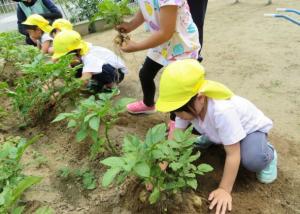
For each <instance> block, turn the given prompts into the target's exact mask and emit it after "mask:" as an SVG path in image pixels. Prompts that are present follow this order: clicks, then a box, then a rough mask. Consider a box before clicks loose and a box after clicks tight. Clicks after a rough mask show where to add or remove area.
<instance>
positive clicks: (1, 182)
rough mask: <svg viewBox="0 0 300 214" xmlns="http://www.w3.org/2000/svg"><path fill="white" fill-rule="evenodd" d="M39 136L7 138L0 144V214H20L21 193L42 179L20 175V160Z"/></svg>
mask: <svg viewBox="0 0 300 214" xmlns="http://www.w3.org/2000/svg"><path fill="white" fill-rule="evenodd" d="M39 137H40V136H36V137H34V138H32V139H31V140H28V141H27V140H25V139H23V138H18V137H16V138H8V139H6V140H5V141H4V142H1V144H0V213H22V210H23V209H24V207H23V206H18V204H17V202H18V200H19V198H20V197H21V195H22V193H23V192H24V191H25V190H26V189H28V188H29V187H31V186H32V185H35V184H37V183H39V182H40V181H41V180H42V178H41V177H37V176H27V175H24V174H23V173H22V170H23V168H24V167H23V165H22V164H21V158H22V156H23V154H24V152H25V151H26V149H27V148H28V146H30V145H31V144H33V143H35V142H36V141H37V140H38V138H39Z"/></svg>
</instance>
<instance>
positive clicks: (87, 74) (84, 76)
mask: <svg viewBox="0 0 300 214" xmlns="http://www.w3.org/2000/svg"><path fill="white" fill-rule="evenodd" d="M91 78H92V73H91V72H84V73H82V75H81V77H80V79H81V80H82V81H83V84H84V85H87V84H88V82H89V80H90V79H91Z"/></svg>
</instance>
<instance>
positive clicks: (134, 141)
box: [123, 135, 141, 153]
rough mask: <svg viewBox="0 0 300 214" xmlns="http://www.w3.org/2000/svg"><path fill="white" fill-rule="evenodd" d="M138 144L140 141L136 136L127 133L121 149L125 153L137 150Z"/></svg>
mask: <svg viewBox="0 0 300 214" xmlns="http://www.w3.org/2000/svg"><path fill="white" fill-rule="evenodd" d="M140 145H141V141H140V140H139V138H138V137H136V136H134V135H127V136H125V138H124V144H123V151H124V152H125V153H126V152H133V151H137V150H138V148H139V147H140Z"/></svg>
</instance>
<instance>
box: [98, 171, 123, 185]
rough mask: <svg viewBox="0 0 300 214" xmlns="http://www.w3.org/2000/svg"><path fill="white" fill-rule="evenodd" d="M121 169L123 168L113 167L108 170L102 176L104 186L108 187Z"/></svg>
mask: <svg viewBox="0 0 300 214" xmlns="http://www.w3.org/2000/svg"><path fill="white" fill-rule="evenodd" d="M120 171H121V168H111V169H109V170H107V171H106V172H105V174H104V176H103V178H102V186H104V187H108V186H109V185H110V184H111V182H112V181H113V180H114V178H115V177H116V175H117V174H118V173H119V172H120Z"/></svg>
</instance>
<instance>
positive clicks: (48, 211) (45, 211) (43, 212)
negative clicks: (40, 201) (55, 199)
mask: <svg viewBox="0 0 300 214" xmlns="http://www.w3.org/2000/svg"><path fill="white" fill-rule="evenodd" d="M34 214H54V210H53V209H52V208H51V207H48V206H43V207H40V208H38V209H37V210H36V211H35V212H34Z"/></svg>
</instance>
